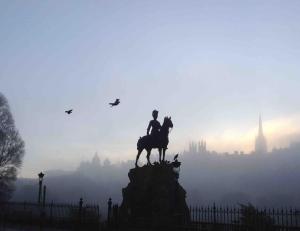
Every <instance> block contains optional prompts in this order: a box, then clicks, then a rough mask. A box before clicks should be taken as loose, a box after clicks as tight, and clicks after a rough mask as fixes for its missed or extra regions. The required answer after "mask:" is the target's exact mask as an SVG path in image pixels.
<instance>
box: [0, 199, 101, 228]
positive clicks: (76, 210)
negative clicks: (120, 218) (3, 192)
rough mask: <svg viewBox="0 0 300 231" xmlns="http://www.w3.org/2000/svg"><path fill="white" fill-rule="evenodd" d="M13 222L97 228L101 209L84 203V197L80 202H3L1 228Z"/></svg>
mask: <svg viewBox="0 0 300 231" xmlns="http://www.w3.org/2000/svg"><path fill="white" fill-rule="evenodd" d="M11 224H20V225H24V226H25V225H26V226H43V227H61V228H70V229H74V227H76V228H77V227H80V226H84V227H89V228H90V229H94V228H95V229H96V228H97V227H99V225H100V211H99V206H98V205H88V204H86V205H83V201H82V199H81V200H80V201H79V203H78V204H64V203H53V202H52V203H45V204H38V203H31V202H1V203H0V228H1V227H4V226H7V225H11Z"/></svg>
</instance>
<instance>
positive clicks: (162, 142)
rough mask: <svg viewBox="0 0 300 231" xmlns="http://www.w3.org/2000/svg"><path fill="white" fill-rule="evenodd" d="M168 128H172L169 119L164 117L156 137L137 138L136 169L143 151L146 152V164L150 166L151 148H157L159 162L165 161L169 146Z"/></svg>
mask: <svg viewBox="0 0 300 231" xmlns="http://www.w3.org/2000/svg"><path fill="white" fill-rule="evenodd" d="M169 128H173V123H172V120H171V117H165V119H164V123H163V125H162V126H161V128H160V131H159V134H158V136H157V137H154V136H152V135H147V136H143V137H140V138H139V140H138V142H137V150H138V154H137V156H136V161H135V166H136V167H138V165H137V163H138V160H139V157H140V155H141V153H142V151H143V150H144V149H146V151H147V164H149V165H151V163H150V154H151V150H152V149H153V148H157V149H158V151H159V162H160V163H161V162H163V161H165V154H166V150H167V149H168V144H169V137H168V136H169Z"/></svg>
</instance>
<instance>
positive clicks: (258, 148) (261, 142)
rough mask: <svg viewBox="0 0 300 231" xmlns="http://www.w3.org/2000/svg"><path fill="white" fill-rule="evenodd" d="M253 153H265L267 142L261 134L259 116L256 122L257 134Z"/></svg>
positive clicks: (261, 127)
mask: <svg viewBox="0 0 300 231" xmlns="http://www.w3.org/2000/svg"><path fill="white" fill-rule="evenodd" d="M255 152H256V153H260V154H263V153H267V141H266V138H265V136H264V133H263V126H262V119H261V115H259V121H258V134H257V137H256V141H255Z"/></svg>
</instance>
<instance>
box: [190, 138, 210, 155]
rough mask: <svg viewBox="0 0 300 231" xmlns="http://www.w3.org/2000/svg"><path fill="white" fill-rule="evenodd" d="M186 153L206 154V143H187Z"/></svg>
mask: <svg viewBox="0 0 300 231" xmlns="http://www.w3.org/2000/svg"><path fill="white" fill-rule="evenodd" d="M187 152H188V153H200V154H201V153H206V152H207V150H206V141H204V140H200V141H199V142H198V143H197V142H190V143H189V149H188V151H187Z"/></svg>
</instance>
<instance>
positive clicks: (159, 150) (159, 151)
mask: <svg viewBox="0 0 300 231" xmlns="http://www.w3.org/2000/svg"><path fill="white" fill-rule="evenodd" d="M161 151H162V150H161V148H159V149H158V153H159V163H161Z"/></svg>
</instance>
